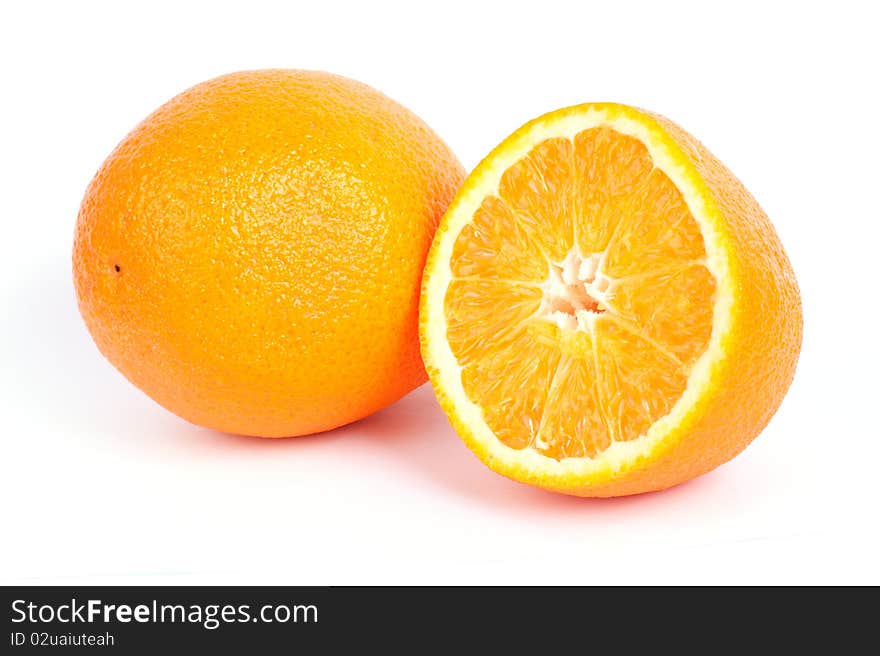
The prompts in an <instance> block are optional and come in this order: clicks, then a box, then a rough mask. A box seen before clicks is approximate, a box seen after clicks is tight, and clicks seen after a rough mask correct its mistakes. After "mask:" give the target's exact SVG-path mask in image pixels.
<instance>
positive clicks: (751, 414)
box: [421, 103, 803, 497]
mask: <svg viewBox="0 0 880 656" xmlns="http://www.w3.org/2000/svg"><path fill="white" fill-rule="evenodd" d="M591 107H600V108H611V109H612V110H613V111H614V112H616V113H620V114H623V115H626V116H629V117H631V118H633V119H636V120H639V121H640V122H643V123H645V124H647V125H648V127H649V129H650V130H651V132H652V133H654V135H655V136H656V137H658V138H661V139H663V140H665V141H667V142H669V144H670V145H671V146H673V147H674V148H675V149H676V150H677V153H676V158H677V159H678V160H679V161H680V162H682V163H686V164H687V165H688V167H689V168H690V169H691V171H692V173H693V175H695V176H696V177H698V178H699V179H700V180H701V183H700V184H701V186H702V188H703V195H704V197H705V198H706V200H707V204H708V205H710V208H709V211H710V213H711V214H712V215H713V216H715V217H717V218H716V219H715V227H716V230H718V232H719V234H720V239H721V241H722V243H723V247H724V249H725V251H726V253H727V258H728V260H729V264H730V273H731V276H732V278H733V279H734V280H735V281H736V285H735V289H734V290H733V294H734V298H733V307H732V316H731V325H730V330H729V332H728V334H727V336H726V339H725V340H724V342H723V343H722V346H721V348H722V350H723V356H722V357H720V358H719V359H718V360H717V361H716V362H715V363H714V366H713V367H712V371H711V383H710V384H709V386H708V388H707V389H706V390H705V393H704V394H703V395H702V396H701V397H700V399H699V400H698V401H697V402H696V403H695V404H694V405H693V407H692V408H691V409H690V411H689V412H688V413H687V414H686V416H685V417H684V419H683V421H682V422H681V423H680V424H678V425H677V426H675V428H674V429H673V430H672V431H670V433H669V434H668V435H667V436H666V438H665V439H664V440H663V442H662V443H661V444H660V445H659V446H658V447H657V448H656V449H654V450H652V451H651V452H649V453H645V454H643V455H641V456H640V457H639V458H637V459H636V460H635V461H634V462H632V463H630V464H628V465H627V466H625V467H623V468H622V469H621V470H620V471H618V472H616V473H615V474H613V475H611V476H609V477H605V476H603V477H601V478H600V479H598V480H591V481H584V480H581V479H577V478H575V477H571V478H569V479H562V478H560V477H554V476H550V475H548V474H546V473H544V472H535V471H532V470H528V469H527V468H525V467H522V466H520V465H519V464H518V463H513V464H510V463H506V462H502V461H500V460H497V459H495V458H494V457H493V456H492V454H491V453H490V452H489V450H488V449H487V447H486V445H485V444H483V443H482V442H481V440H480V439H478V438H477V437H476V436H475V434H474V432H473V431H472V430H471V428H470V426H468V424H467V423H466V422H464V421H463V420H462V419H461V418H460V416H459V415H458V413H457V411H456V408H455V402H454V401H453V399H452V398H451V397H450V396H449V395H448V394H447V393H446V391H445V390H444V389H443V386H442V385H441V384H440V383H439V380H440V378H439V369H438V367H437V365H436V364H435V363H433V362H431V360H430V358H428V357H427V356H426V358H425V362H426V367H427V370H428V375H429V377H430V378H431V382H432V384H433V386H434V390H435V392H436V393H437V397H438V399H439V401H440V405H441V407H443V409H444V411H445V412H446V413H447V415H448V416H449V419H450V422H451V423H452V425H453V426H454V428H455V430H456V431H457V432H458V434H459V436H461V438H462V440H463V441H464V442H465V444H466V445H467V446H468V447H469V448H470V449H471V450H472V451H473V452H474V453H475V454H476V455H477V456H478V457H479V458H480V459H481V460H482V461H483V462H484V463H485V464H486V465H487V466H489V467H490V468H491V469H493V470H495V471H496V472H498V473H499V474H502V475H504V476H507V477H509V478H512V479H514V480H517V481H519V482H522V483H527V484H530V485H534V486H536V487H541V488H544V489H547V490H551V491H555V492H561V493H564V494H570V495H574V496H582V497H616V496H624V495H630V494H639V493H643V492H652V491H657V490H662V489H666V488H669V487H672V486H674V485H678V484H680V483H683V482H685V481H688V480H690V479H692V478H695V477H697V476H700V475H701V474H704V473H706V472H709V471H711V470H712V469H714V468H716V467H718V466H719V465H721V464H723V463H725V462H727V461H728V460H730V459H731V458H733V457H734V456H736V455H737V454H738V453H740V452H741V451H742V450H743V449H745V447H746V446H748V445H749V443H751V441H752V440H753V439H754V438H755V437H756V436H757V435H758V434H759V433H760V432H761V431H762V430H763V429H764V427H765V426H766V425H767V423H768V422H769V421H770V418H771V417H772V416H773V414H774V413H775V412H776V410H777V409H778V408H779V405H780V404H781V403H782V399H783V398H784V396H785V393H786V392H787V391H788V388H789V386H790V385H791V382H792V379H793V378H794V373H795V369H796V366H797V361H798V356H799V354H800V347H801V341H802V337H803V314H802V308H801V297H800V292H799V289H798V285H797V280H796V279H795V275H794V271H793V269H792V267H791V263H790V261H789V259H788V256H787V255H786V253H785V251H784V249H783V247H782V244H781V242H780V241H779V237H778V235H777V234H776V231H775V230H774V228H773V225H772V224H771V223H770V220H769V218H768V217H767V215H766V214H765V213H764V211H763V210H762V209H761V207H760V206H759V205H758V202H757V201H756V200H755V199H754V197H753V196H752V195H751V194H750V193H749V192H748V190H747V189H746V188H745V186H743V184H742V183H741V182H740V181H739V180H738V179H737V178H736V177H735V176H734V175H733V173H731V172H730V171H729V170H728V169H727V168H726V167H725V166H724V165H723V164H722V163H721V162H720V161H719V160H718V159H717V158H716V157H715V156H714V155H712V153H710V152H709V151H708V150H707V149H706V147H705V146H704V145H703V144H701V143H700V142H699V141H697V139H695V138H694V137H693V136H691V135H690V134H688V133H687V132H686V131H685V130H684V129H683V128H681V127H680V126H678V125H677V124H675V123H673V122H672V121H670V120H669V119H667V118H665V117H663V116H660V115H657V114H653V113H651V112H647V111H645V110H640V109H637V108H633V107H628V106H625V105H615V104H612V103H590V104H584V105H577V106H573V107H568V108H564V109H560V110H557V111H555V112H551V113H549V114H546V115H544V116H541V117H539V118H537V119H534V120H533V121H531V122H529V123H527V124H526V125H524V126H523V127H522V128H520V129H519V130H518V131H517V132H515V133H514V134H513V135H511V136H510V137H509V138H508V139H507V140H506V141H505V142H504V143H502V144H500V145H499V146H498V147H497V148H496V149H495V151H493V153H490V154H489V155H488V156H487V157H486V159H485V160H484V162H482V163H481V164H480V165H479V166H478V167H477V169H475V171H474V172H473V173H472V174H471V177H470V178H468V180H466V181H465V184H464V185H463V187H462V189H461V190H460V191H459V194H458V197H459V198H460V197H462V196H464V195H466V194H467V193H468V191H469V190H470V188H471V187H472V186H474V185H475V184H476V177H477V176H478V175H479V174H480V172H481V168H482V167H483V166H484V165H486V163H487V162H489V161H491V159H492V157H493V155H494V154H495V153H496V152H500V151H501V150H502V149H503V148H504V147H505V144H506V143H508V142H510V141H513V140H514V139H515V138H516V137H517V136H518V135H520V134H524V133H526V132H527V131H528V130H529V129H530V128H531V127H532V126H533V125H534V124H537V123H549V122H552V121H553V120H554V119H555V118H556V117H561V116H564V115H566V114H572V113H578V112H581V111H587V110H589V108H591ZM457 202H458V201H457V199H455V200H453V202H452V204H451V205H450V207H449V210H448V213H449V214H452V213H453V212H454V211H455V210H456V206H457ZM446 225H447V221H445V220H444V221H441V224H440V226H439V229H438V237H439V235H440V234H441V233H442V232H443V231H444V230H446V229H447V227H446ZM435 243H436V242H435ZM436 257H437V249H436V247H435V248H432V249H431V251H430V252H429V254H428V261H427V264H426V277H425V280H424V281H423V294H422V299H421V305H422V322H423V325H422V330H421V339H422V351H423V354H427V353H428V352H429V349H428V342H427V326H426V325H424V322H425V321H426V315H427V312H426V303H427V297H428V296H427V294H426V293H425V291H424V290H426V289H427V280H428V276H429V275H430V272H431V271H432V269H433V262H434V260H435V258H436Z"/></svg>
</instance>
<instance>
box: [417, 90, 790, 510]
mask: <svg viewBox="0 0 880 656" xmlns="http://www.w3.org/2000/svg"><path fill="white" fill-rule="evenodd" d="M660 120H663V119H658V118H656V117H653V116H652V115H649V114H647V113H645V112H641V111H640V110H636V109H633V108H629V107H625V106H621V105H612V104H591V105H582V106H578V107H574V108H569V109H567V110H560V111H558V112H553V113H552V114H550V115H547V116H545V117H542V118H541V119H537V120H536V121H533V122H532V123H530V124H527V125H526V126H524V127H523V128H522V129H521V130H520V131H518V132H517V133H515V134H514V135H513V136H511V137H510V138H509V139H508V140H506V141H505V142H504V143H503V144H502V145H501V146H499V147H498V148H497V149H496V150H495V151H494V152H493V153H492V154H490V155H489V157H487V158H486V160H484V161H483V162H482V163H481V164H480V165H479V167H478V168H477V169H476V170H475V171H474V173H472V174H471V176H470V177H469V178H468V181H467V182H466V184H465V187H464V188H463V189H462V191H461V192H460V193H459V195H458V197H457V198H456V200H455V201H454V202H453V204H452V206H451V207H450V209H449V210H448V212H447V214H446V216H445V217H444V220H443V222H442V223H441V225H440V228H439V230H438V233H437V236H436V237H435V241H434V244H433V247H432V250H431V253H430V255H429V258H428V266H427V269H426V275H425V279H424V283H423V294H422V308H421V330H422V350H423V355H424V359H425V362H426V365H427V368H428V372H429V375H430V377H431V380H432V383H433V384H434V387H435V389H436V390H437V393H438V397H439V398H440V402H441V404H442V405H443V407H444V409H445V410H446V412H447V413H448V414H449V416H450V418H451V420H452V423H453V425H454V426H455V427H456V429H457V430H458V432H459V433H460V434H461V435H462V437H463V438H464V439H465V441H466V442H467V443H468V445H469V446H470V447H471V448H472V449H473V450H474V451H475V452H476V453H477V455H479V456H480V457H481V458H482V459H483V460H484V461H485V462H487V464H489V465H490V466H491V467H493V469H496V470H498V471H499V472H501V473H503V474H506V475H508V476H511V477H513V478H516V479H518V480H522V481H524V482H529V483H533V484H536V485H539V486H542V487H547V488H550V489H554V490H558V491H563V492H569V493H573V494H582V495H590V496H593V495H597V496H606V495H612V494H626V493H631V492H638V491H644V489H657V488H660V487H666V486H667V485H668V484H672V483H675V482H678V480H676V479H677V478H681V476H682V475H683V474H688V475H690V474H692V473H693V472H692V471H687V472H685V471H684V469H682V468H681V467H673V469H677V470H678V473H677V475H675V474H673V475H672V476H670V475H669V473H668V472H667V473H664V472H662V471H661V472H660V473H659V474H657V472H654V473H653V474H652V472H651V469H652V465H654V466H655V467H656V465H657V463H661V464H662V461H663V458H664V457H667V456H669V455H670V453H671V452H672V451H674V450H675V449H674V447H675V446H676V445H679V446H681V444H682V443H683V442H687V440H685V439H684V438H685V437H686V436H687V435H688V434H689V431H691V427H692V425H693V424H695V423H697V422H698V420H699V419H700V416H701V413H702V414H704V413H705V410H706V406H707V404H711V403H712V402H713V390H714V388H715V387H716V386H717V385H719V384H724V381H723V380H719V379H718V377H717V375H718V373H719V372H718V371H717V369H718V364H719V363H720V362H722V361H723V360H725V355H729V353H728V351H727V349H726V348H725V343H726V340H727V339H728V336H729V334H730V332H731V329H732V327H733V319H734V315H735V312H734V306H735V297H736V288H737V283H736V279H735V273H734V271H733V270H732V268H733V267H734V265H735V264H736V261H735V260H736V253H735V252H733V253H732V249H731V244H730V237H729V235H728V233H729V232H730V230H729V228H730V226H729V225H727V223H728V221H727V217H726V216H725V215H724V214H723V212H722V211H721V209H720V208H719V206H718V203H717V202H716V198H715V194H714V193H713V191H712V189H711V188H709V186H708V185H707V184H706V181H705V180H704V178H703V176H702V175H701V174H700V172H699V170H698V169H697V167H695V166H694V164H693V161H692V159H693V158H692V157H691V156H690V155H689V154H688V153H687V152H686V151H685V149H684V148H683V147H682V146H681V144H680V143H679V142H678V141H677V140H676V138H675V136H674V135H673V134H671V133H670V131H669V129H667V128H666V127H665V126H664V125H663V124H662V123H661V122H660ZM699 147H700V148H702V146H699ZM731 177H732V176H731ZM737 184H738V182H737ZM751 202H752V204H754V207H755V208H757V204H756V203H754V201H753V200H752V201H751ZM757 211H758V212H760V208H757ZM761 216H763V213H761ZM764 219H765V220H766V217H764ZM768 225H769V223H768ZM771 230H772V228H771ZM774 236H775V234H774ZM780 250H781V249H780ZM786 264H787V261H786ZM792 279H793V276H792ZM786 386H787V385H786ZM759 421H760V419H759ZM762 425H763V424H762ZM758 430H760V428H758ZM752 436H753V435H752ZM749 439H751V438H749ZM743 446H744V445H743ZM697 447H698V448H699V449H701V450H709V451H710V450H711V445H706V444H704V443H700V444H697V445H696V446H695V445H693V444H691V445H690V446H689V447H688V448H689V449H693V448H697ZM740 448H741V447H740ZM697 455H698V456H700V457H699V458H697V459H698V460H700V461H701V462H700V463H698V465H697V466H696V467H695V468H694V469H693V471H696V470H698V469H700V468H701V467H702V468H705V467H706V466H707V465H710V464H711V465H712V466H714V464H717V463H714V461H712V458H711V454H710V456H708V457H707V456H705V455H704V454H702V453H698V454H697ZM681 456H682V454H679V456H678V457H681ZM684 456H687V453H685V454H684ZM667 469H668V467H667ZM697 473H701V472H699V471H697Z"/></svg>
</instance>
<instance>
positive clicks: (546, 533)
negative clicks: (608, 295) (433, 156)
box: [0, 0, 880, 584]
mask: <svg viewBox="0 0 880 656" xmlns="http://www.w3.org/2000/svg"><path fill="white" fill-rule="evenodd" d="M715 4H716V3H705V2H704V3H680V2H669V1H666V2H657V3H632V2H603V3H596V2H571V3H561V2H551V1H548V0H531V2H527V3H526V2H523V3H517V2H504V3H497V4H496V3H479V2H475V1H471V2H465V3H458V2H449V1H445V2H437V3H432V4H431V5H427V4H420V3H412V2H408V3H400V4H399V5H393V4H388V3H380V2H375V1H371V2H362V3H351V4H339V3H333V2H327V1H321V2H308V3H294V2H285V3H281V2H278V3H275V4H263V3H259V2H254V1H252V0H251V1H248V2H240V3H237V4H235V5H225V4H221V3H216V2H214V3H205V4H203V5H199V4H195V3H183V2H173V3H162V2H149V3H143V4H141V5H140V7H136V5H135V4H134V3H96V2H76V3H72V2H70V3H68V2H58V3H56V4H47V3H41V2H28V3H25V2H20V3H15V6H11V5H13V3H4V4H3V8H2V9H0V12H2V13H0V66H2V77H0V89H2V93H0V96H2V102H0V118H2V120H0V185H2V195H0V216H2V223H0V230H2V233H0V248H2V257H0V274H2V275H0V291H2V309H3V312H2V328H0V366H2V381H0V399H2V415H0V434H2V437H0V440H2V442H0V444H2V457H0V458H2V459H0V512H2V516H0V526H2V528H0V532H2V536H0V582H2V583H72V584H79V583H285V584H341V583H587V584H589V583H874V584H877V583H880V566H878V558H877V554H878V552H880V529H878V515H880V513H878V500H880V494H878V487H877V479H878V472H880V431H878V429H877V416H878V412H877V407H878V404H880V401H878V398H877V397H878V392H880V385H878V374H877V371H878V367H880V358H878V348H877V340H878V336H877V330H878V318H880V317H878V309H877V308H878V271H880V260H878V257H877V252H878V248H880V240H878V237H880V229H878V221H880V209H878V208H880V203H878V199H880V184H878V177H880V175H878V174H880V158H878V150H880V137H878V135H880V130H878V117H880V98H878V67H880V47H878V40H877V36H876V26H877V19H876V17H873V16H871V15H869V11H870V8H871V3H868V2H864V3H854V2H853V3H848V2H840V1H838V2H829V3H823V4H811V3H794V2H792V3H790V4H789V3H783V2H779V3H770V2H766V1H764V2H758V3H753V2H736V3H729V4H728V6H727V8H726V9H722V8H721V7H716V6H715ZM263 67H289V68H314V69H324V70H328V71H333V72H336V73H340V74H343V75H347V76H350V77H353V78H356V79H359V80H362V81H364V82H367V83H368V84H371V85H373V86H375V87H377V88H378V89H380V90H382V91H384V92H385V93H387V94H388V95H389V96H391V97H392V98H395V99H396V100H398V101H400V102H402V103H403V104H405V105H407V106H408V107H410V108H411V109H413V110H414V111H415V112H416V113H418V114H419V115H421V116H422V117H423V118H424V119H425V120H426V121H427V122H428V123H429V124H430V125H431V126H433V127H434V129H435V130H436V131H437V132H438V133H439V134H440V135H442V136H443V138H444V139H445V140H446V141H447V142H448V143H449V144H450V146H451V147H452V148H453V149H454V150H455V151H456V152H457V154H458V155H459V157H460V158H461V160H462V162H463V163H464V164H465V166H466V167H467V168H468V169H470V168H472V167H473V166H474V165H475V164H476V163H477V161H479V159H480V157H481V156H483V155H484V154H486V153H487V152H488V151H489V150H490V148H491V147H493V146H494V145H495V144H496V143H497V142H499V141H500V140H501V139H503V138H504V137H505V136H506V135H507V134H508V133H510V132H511V131H512V130H514V129H515V128H517V127H518V126H519V125H520V124H521V123H523V122H525V121H526V120H528V119H530V118H532V117H534V116H536V115H538V114H541V113H544V112H545V111H549V110H551V109H555V108H558V107H562V106H565V105H569V104H574V103H577V102H583V101H588V100H614V101H619V102H625V103H630V104H635V105H639V106H643V107H646V108H650V109H653V110H655V111H659V112H661V113H663V114H666V115H667V116H669V117H671V118H672V119H673V120H675V121H677V122H679V123H680V124H682V125H683V126H685V128H686V129H688V130H689V131H690V132H692V133H693V134H695V135H696V136H697V137H698V138H700V139H701V140H703V142H704V143H705V144H706V145H707V146H708V147H709V148H710V149H711V150H713V151H714V152H715V154H716V155H718V156H719V157H720V158H721V159H722V160H723V161H724V162H726V163H727V164H728V166H729V167H730V168H731V169H732V170H733V171H734V172H735V173H737V175H738V176H739V177H740V178H741V179H742V180H743V181H744V182H745V184H746V185H747V186H748V187H749V188H750V189H751V191H752V192H753V194H754V195H755V196H756V197H757V198H758V199H759V201H760V202H761V203H762V205H763V206H764V208H765V209H766V211H767V213H768V214H769V215H770V217H771V218H772V220H773V221H774V223H775V225H776V227H777V229H778V232H779V234H780V236H781V238H782V241H783V243H784V244H785V246H786V248H787V250H788V253H789V255H790V257H791V259H792V261H793V264H794V267H795V270H796V272H797V274H798V278H799V280H800V284H801V288H802V291H803V299H804V310H805V322H806V328H805V338H804V346H803V352H802V356H801V361H800V365H799V368H798V372H797V377H796V380H795V382H794V385H793V386H792V388H791V391H790V393H789V395H788V397H787V398H786V400H785V402H784V404H783V406H782V408H781V409H780V411H779V413H778V414H777V416H776V417H775V418H774V420H773V421H772V423H771V424H770V426H769V427H768V428H767V429H766V430H765V431H764V433H763V434H762V435H761V436H760V437H759V438H758V440H757V441H756V442H755V443H754V444H753V445H752V446H751V447H750V448H748V449H747V450H746V452H744V453H743V454H742V455H741V456H740V457H738V458H737V459H736V460H735V461H733V462H731V463H729V464H727V465H725V466H723V467H721V468H719V469H718V470H716V471H715V472H713V473H711V474H709V475H706V476H704V477H702V478H700V479H698V480H696V481H693V482H691V483H688V484H685V485H683V486H680V487H678V488H675V489H672V490H669V491H666V492H662V493H656V494H650V495H643V496H641V497H633V498H624V499H618V500H610V501H603V500H584V499H575V498H569V497H564V496H558V495H553V494H550V493H546V492H541V491H539V490H534V489H531V488H528V487H525V486H522V485H519V484H517V483H513V482H510V481H508V480H506V479H503V478H501V477H499V476H497V475H495V474H494V473H492V472H491V471H489V470H488V469H486V468H485V467H484V466H483V465H482V464H480V462H479V461H478V460H477V459H476V458H474V457H473V456H472V455H471V454H470V452H469V451H468V450H467V449H466V448H465V447H464V446H463V445H462V444H461V442H460V441H459V440H458V438H457V437H456V435H455V434H454V432H453V431H452V430H451V428H450V427H449V425H448V424H447V422H446V419H445V416H444V415H443V414H442V412H441V411H440V409H439V408H438V406H437V404H436V402H435V401H434V397H433V394H432V392H431V390H430V388H429V387H427V386H426V387H423V388H421V389H419V390H418V391H416V392H415V393H413V394H412V395H410V396H409V397H407V398H406V399H404V400H403V401H402V402H400V403H398V404H396V405H395V406H392V407H390V408H388V409H386V410H384V411H382V412H380V413H378V414H377V415H374V416H373V417H371V418H369V419H366V420H365V421H362V422H360V423H357V424H355V425H352V426H350V427H348V428H344V429H341V430H337V431H335V432H333V433H330V434H325V435H321V436H316V437H312V438H302V439H289V440H279V441H266V440H259V439H254V438H243V437H231V436H227V435H223V434H219V433H214V432H212V431H209V430H204V429H201V428H197V427H194V426H191V425H189V424H187V423H185V422H184V421H182V420H180V419H178V418H176V417H174V416H173V415H171V414H169V413H168V412H166V411H165V410H163V409H162V408H160V407H159V406H157V405H156V404H154V403H153V402H152V401H151V400H150V399H149V398H147V397H146V396H144V395H143V394H142V393H141V392H139V391H138V390H136V389H135V388H133V387H132V386H131V385H129V384H128V383H127V382H126V381H125V380H124V379H123V378H122V376H121V375H119V374H118V373H117V372H116V371H115V370H114V369H113V368H112V367H111V366H110V365H109V364H108V363H107V362H106V361H104V360H103V359H102V357H101V356H100V355H99V353H98V351H97V349H96V348H95V347H94V345H93V344H92V341H91V339H90V337H89V335H88V334H87V332H86V330H85V328H84V326H83V324H82V322H81V320H80V318H79V316H78V313H77V309H76V304H75V299H74V293H73V287H72V282H71V274H70V249H71V243H72V234H73V226H74V222H75V219H76V213H77V209H78V205H79V202H80V199H81V197H82V193H83V191H84V189H85V186H86V184H87V183H88V181H89V179H90V178H91V176H92V175H93V174H94V172H95V170H96V169H97V167H98V166H99V165H100V163H101V161H102V160H103V159H104V157H106V155H107V154H108V153H109V152H110V150H111V149H112V148H113V146H114V145H115V144H116V143H117V142H118V141H119V140H120V139H121V138H122V137H123V136H124V135H125V134H126V133H127V132H128V131H129V130H130V129H131V128H132V127H133V126H134V125H135V124H136V123H137V122H138V121H139V120H140V119H142V118H143V117H144V116H145V115H146V114H148V113H149V112H150V111H152V110H153V109H154V108H156V107H157V106H158V105H160V104H161V103H163V102H165V101H166V100H168V99H169V98H171V97H172V96H173V95H175V94H177V93H178V92H180V91H182V90H183V89H185V88H187V87H189V86H191V85H193V84H195V83H198V82H200V81H202V80H205V79H207V78H210V77H213V76H216V75H219V74H222V73H226V72H230V71H234V70H239V69H248V68H263Z"/></svg>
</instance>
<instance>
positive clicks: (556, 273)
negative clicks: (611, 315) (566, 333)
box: [538, 248, 613, 332]
mask: <svg viewBox="0 0 880 656" xmlns="http://www.w3.org/2000/svg"><path fill="white" fill-rule="evenodd" d="M603 260H604V256H603V254H602V253H592V254H590V255H587V256H582V255H581V254H580V253H578V251H577V248H572V249H571V250H570V251H569V252H568V254H567V255H566V256H565V258H564V259H563V260H562V261H561V262H550V265H549V272H548V274H547V280H546V281H545V282H544V283H543V284H542V285H541V290H542V291H543V292H544V297H543V299H542V300H541V307H540V308H539V309H538V315H539V316H541V317H543V318H545V319H548V320H550V321H552V322H553V323H555V324H556V325H557V326H558V327H559V328H561V329H564V330H582V331H584V332H588V331H589V330H590V327H591V323H592V321H594V320H595V319H596V317H598V316H599V315H600V314H602V313H604V312H606V311H607V310H608V304H607V301H608V295H609V294H610V293H611V289H612V285H613V281H612V280H611V279H610V278H608V276H606V275H605V274H604V273H603V272H602V262H603Z"/></svg>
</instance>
